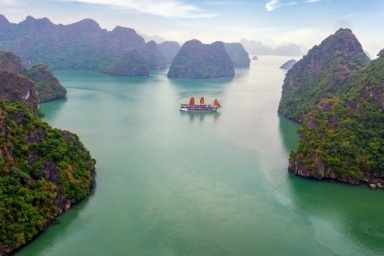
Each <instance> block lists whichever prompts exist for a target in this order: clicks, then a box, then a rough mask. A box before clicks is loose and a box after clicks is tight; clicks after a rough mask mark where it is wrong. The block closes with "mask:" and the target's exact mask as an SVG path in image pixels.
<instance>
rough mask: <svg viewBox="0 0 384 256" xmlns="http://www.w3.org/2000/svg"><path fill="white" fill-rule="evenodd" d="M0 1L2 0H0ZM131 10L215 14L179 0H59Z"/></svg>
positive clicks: (201, 15)
mask: <svg viewBox="0 0 384 256" xmlns="http://www.w3.org/2000/svg"><path fill="white" fill-rule="evenodd" d="M0 1H2V0H0ZM61 1H63V2H77V3H83V4H90V5H103V6H110V7H116V8H119V9H127V10H133V11H136V12H139V13H146V14H152V15H156V16H162V17H166V18H213V17H216V16H217V15H216V14H215V13H211V12H208V11H205V10H202V9H201V8H199V7H198V6H195V5H191V4H186V3H184V2H182V1H180V0H162V1H158V0H141V1H137V0H123V1H122V0H61Z"/></svg>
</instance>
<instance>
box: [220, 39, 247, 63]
mask: <svg viewBox="0 0 384 256" xmlns="http://www.w3.org/2000/svg"><path fill="white" fill-rule="evenodd" d="M224 45H225V49H226V50H227V52H228V54H229V57H230V58H231V60H232V62H233V66H234V67H235V68H249V65H250V63H251V59H250V58H249V56H248V53H247V51H246V50H245V49H244V47H243V45H242V44H240V43H225V44H224Z"/></svg>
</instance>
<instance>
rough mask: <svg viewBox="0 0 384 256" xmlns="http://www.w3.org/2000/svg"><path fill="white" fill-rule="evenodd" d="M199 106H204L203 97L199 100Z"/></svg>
mask: <svg viewBox="0 0 384 256" xmlns="http://www.w3.org/2000/svg"><path fill="white" fill-rule="evenodd" d="M200 105H204V97H201V98H200Z"/></svg>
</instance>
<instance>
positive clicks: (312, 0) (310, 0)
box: [305, 0, 322, 3]
mask: <svg viewBox="0 0 384 256" xmlns="http://www.w3.org/2000/svg"><path fill="white" fill-rule="evenodd" d="M321 1H322V0H307V1H305V2H306V3H318V2H321Z"/></svg>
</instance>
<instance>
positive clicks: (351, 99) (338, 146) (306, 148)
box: [279, 29, 384, 188]
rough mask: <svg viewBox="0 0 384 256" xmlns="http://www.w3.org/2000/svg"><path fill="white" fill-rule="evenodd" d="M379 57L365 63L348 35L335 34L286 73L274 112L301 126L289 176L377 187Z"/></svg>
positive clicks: (382, 130)
mask: <svg viewBox="0 0 384 256" xmlns="http://www.w3.org/2000/svg"><path fill="white" fill-rule="evenodd" d="M382 53H383V51H381V52H380V53H379V54H378V58H377V59H375V60H369V58H368V57H367V55H366V54H365V53H364V51H363V49H362V47H361V44H360V43H359V41H358V40H357V38H356V37H355V35H354V34H353V33H352V31H351V30H350V29H340V30H338V31H337V32H336V33H335V34H333V35H331V36H329V37H328V38H326V39H325V40H324V41H323V42H322V43H321V44H320V45H318V46H315V47H313V48H312V49H311V50H310V51H309V52H308V54H307V55H306V56H304V57H303V59H301V60H300V61H298V62H297V63H296V64H295V65H294V66H293V67H292V69H290V70H289V71H288V72H287V74H286V77H285V80H284V84H283V91H282V97H281V101H280V104H279V112H280V113H281V114H283V115H284V116H286V117H288V118H290V119H292V120H295V121H297V122H300V123H302V128H301V129H300V142H299V146H298V148H297V150H295V151H294V152H292V153H291V156H290V160H289V171H290V172H292V173H294V174H296V175H299V176H303V177H308V178H315V179H326V180H336V181H341V182H346V183H351V184H359V183H368V184H370V186H371V187H372V188H376V187H382V184H383V181H384V154H383V153H384V145H383V142H384V115H383V113H382V111H383V109H384V97H383V91H384V73H383V70H384V56H383V54H382Z"/></svg>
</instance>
